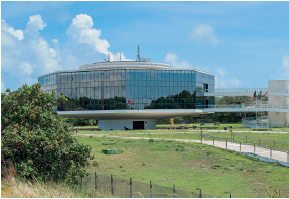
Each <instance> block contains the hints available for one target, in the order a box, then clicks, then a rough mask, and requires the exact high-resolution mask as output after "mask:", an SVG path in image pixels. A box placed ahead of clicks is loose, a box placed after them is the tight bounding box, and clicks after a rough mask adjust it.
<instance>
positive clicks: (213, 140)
mask: <svg viewBox="0 0 289 199" xmlns="http://www.w3.org/2000/svg"><path fill="white" fill-rule="evenodd" d="M213 146H215V137H213Z"/></svg>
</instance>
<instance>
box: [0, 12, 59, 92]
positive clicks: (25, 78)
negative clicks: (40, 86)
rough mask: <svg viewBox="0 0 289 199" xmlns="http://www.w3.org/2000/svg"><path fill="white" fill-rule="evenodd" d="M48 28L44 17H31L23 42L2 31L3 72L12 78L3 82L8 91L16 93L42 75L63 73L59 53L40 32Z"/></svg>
mask: <svg viewBox="0 0 289 199" xmlns="http://www.w3.org/2000/svg"><path fill="white" fill-rule="evenodd" d="M45 26H46V23H45V22H44V21H43V20H42V17H41V15H33V16H30V17H29V21H28V22H27V25H26V29H25V31H23V33H24V37H25V39H23V40H22V41H18V40H17V39H16V38H13V37H12V36H10V34H7V33H6V32H5V31H4V32H3V30H2V41H1V42H2V43H1V48H2V51H1V58H2V59H1V68H2V69H1V70H2V73H5V75H6V76H9V78H6V79H5V80H3V83H5V85H6V87H9V88H13V89H16V88H18V87H20V86H21V85H22V84H25V83H26V84H30V83H31V84H33V83H36V82H37V77H38V76H39V75H41V74H45V73H48V72H53V71H55V70H59V69H61V66H60V64H59V63H58V55H57V52H56V51H55V49H54V48H51V47H50V45H49V44H48V42H47V41H46V40H45V39H44V38H42V37H40V33H39V32H38V31H39V30H43V28H44V27H45ZM3 33H4V34H3ZM3 36H4V40H5V41H4V40H3ZM13 89H12V90H13Z"/></svg>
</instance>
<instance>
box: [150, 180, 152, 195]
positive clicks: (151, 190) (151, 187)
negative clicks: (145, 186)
mask: <svg viewBox="0 0 289 199" xmlns="http://www.w3.org/2000/svg"><path fill="white" fill-rule="evenodd" d="M152 188H153V185H152V181H150V197H151V198H152V197H153V193H152Z"/></svg>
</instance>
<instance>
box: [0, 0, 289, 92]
mask: <svg viewBox="0 0 289 199" xmlns="http://www.w3.org/2000/svg"><path fill="white" fill-rule="evenodd" d="M288 33H289V2H130V1H128V2H121V1H118V2H57V1H54V2H35V1H31V2H21V1H17V2H6V1H4V2H3V1H2V2H1V91H2V92H3V91H4V89H6V88H10V89H11V90H12V91H13V90H16V89H17V88H19V87H21V86H22V85H23V84H28V85H32V84H34V83H37V77H38V76H39V75H42V74H45V73H50V72H54V71H56V70H68V69H77V68H78V67H79V66H80V65H83V64H88V63H92V62H97V61H103V60H104V59H106V58H107V53H111V54H112V55H113V57H115V59H116V60H117V59H118V57H119V53H120V52H122V58H126V59H128V60H135V59H136V54H137V52H136V51H137V45H139V46H140V52H141V53H140V54H141V57H145V58H146V57H149V58H151V61H153V62H159V63H168V64H170V65H171V67H172V68H195V69H199V70H203V71H206V72H211V73H214V74H215V76H216V88H264V87H267V86H268V80H278V79H289V34H288Z"/></svg>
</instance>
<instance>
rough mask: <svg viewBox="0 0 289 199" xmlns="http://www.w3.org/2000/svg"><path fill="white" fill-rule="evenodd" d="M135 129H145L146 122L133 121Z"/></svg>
mask: <svg viewBox="0 0 289 199" xmlns="http://www.w3.org/2000/svg"><path fill="white" fill-rule="evenodd" d="M133 129H134V130H135V129H144V121H133Z"/></svg>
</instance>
